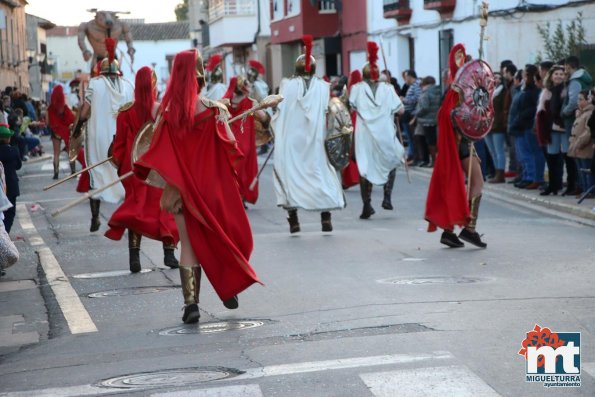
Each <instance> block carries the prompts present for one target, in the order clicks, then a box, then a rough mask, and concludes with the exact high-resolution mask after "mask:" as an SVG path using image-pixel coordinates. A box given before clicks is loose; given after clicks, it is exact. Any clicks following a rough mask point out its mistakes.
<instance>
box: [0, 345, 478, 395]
mask: <svg viewBox="0 0 595 397" xmlns="http://www.w3.org/2000/svg"><path fill="white" fill-rule="evenodd" d="M452 358H454V357H453V355H452V354H450V353H449V352H446V351H437V352H432V353H427V354H424V353H422V354H394V355H385V356H371V357H353V358H344V359H337V360H326V361H311V362H304V363H293V364H281V365H272V366H268V367H260V368H250V369H248V370H247V371H246V373H244V374H242V375H239V376H236V377H233V378H228V379H221V380H219V381H212V382H209V383H210V384H216V383H219V382H232V381H236V380H246V379H257V378H263V377H267V376H280V375H293V374H303V373H308V372H320V371H328V370H337V369H347V368H360V367H362V368H363V367H372V366H379V365H391V364H408V363H414V362H422V361H426V360H430V361H431V362H435V361H436V360H443V359H452ZM205 384H207V383H206V382H205ZM195 387H196V385H195ZM211 389H215V390H217V389H225V388H223V387H216V388H211ZM143 390H147V389H143V388H138V389H136V388H135V389H127V390H126V391H127V392H133V391H136V392H140V391H143ZM205 390H209V389H202V390H194V391H193V392H204V391H205ZM231 390H233V389H231ZM122 392H123V390H122V389H117V388H105V387H97V386H93V385H81V386H70V387H57V388H51V389H41V390H28V391H17V392H7V393H0V397H31V396H35V397H50V396H52V397H54V396H60V397H75V396H95V395H103V394H111V393H122ZM156 392H157V391H156ZM185 395H188V396H195V395H196V396H200V397H204V396H208V397H214V396H220V397H227V396H229V397H235V396H240V395H242V394H230V395H227V394H213V395H211V394H180V396H185ZM245 395H246V396H248V397H252V395H250V394H245ZM478 395H481V394H478ZM153 396H156V395H153ZM165 396H168V397H173V396H177V395H175V394H173V395H171V396H170V395H167V394H164V395H159V397H165ZM488 396H489V395H485V397H488ZM254 397H256V395H254ZM391 397H392V396H391ZM482 397H483V396H482Z"/></svg>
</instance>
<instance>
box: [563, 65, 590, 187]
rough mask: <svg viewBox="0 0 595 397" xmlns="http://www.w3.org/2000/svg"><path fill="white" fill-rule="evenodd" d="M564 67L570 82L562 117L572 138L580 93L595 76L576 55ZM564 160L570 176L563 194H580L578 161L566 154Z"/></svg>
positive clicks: (587, 87) (567, 134) (564, 95)
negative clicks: (583, 65) (581, 63)
mask: <svg viewBox="0 0 595 397" xmlns="http://www.w3.org/2000/svg"><path fill="white" fill-rule="evenodd" d="M564 69H565V71H566V75H567V77H568V83H567V84H566V91H565V92H564V93H563V98H564V102H563V105H562V119H563V120H564V130H565V131H566V139H570V133H571V132H572V125H573V124H574V120H575V118H576V109H577V108H578V105H577V104H578V94H579V92H581V91H582V90H588V89H590V88H591V87H592V86H593V78H592V77H591V75H590V74H589V73H588V72H587V71H586V70H585V69H583V68H581V67H580V61H579V59H578V57H575V56H570V57H568V58H566V60H565V61H564ZM564 160H565V162H566V172H567V174H568V177H567V180H566V190H565V191H564V193H562V195H563V196H565V195H569V194H578V193H579V192H578V190H577V188H578V186H577V182H578V171H577V168H576V162H575V161H574V159H572V158H570V157H569V156H566V157H565V158H564Z"/></svg>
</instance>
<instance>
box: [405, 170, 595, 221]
mask: <svg viewBox="0 0 595 397" xmlns="http://www.w3.org/2000/svg"><path fill="white" fill-rule="evenodd" d="M432 170H433V169H432V168H420V167H410V168H409V171H410V172H411V174H412V175H419V176H423V177H425V178H428V179H429V178H430V176H431V175H432ZM510 180H512V179H511V178H508V179H507V181H510ZM483 191H484V195H486V196H487V197H490V198H492V199H496V200H502V201H505V202H507V203H509V204H513V205H520V206H522V207H525V208H530V209H533V210H536V211H539V212H542V213H546V214H548V215H553V216H557V217H560V218H564V219H568V220H571V221H574V222H578V223H581V224H583V225H587V226H592V227H595V200H593V199H585V200H584V201H583V202H582V204H578V199H577V198H575V197H574V196H560V195H558V196H552V195H549V196H540V195H539V193H540V191H539V190H525V189H518V188H515V187H514V186H513V185H512V183H497V184H494V183H487V182H486V183H485V184H484V188H483Z"/></svg>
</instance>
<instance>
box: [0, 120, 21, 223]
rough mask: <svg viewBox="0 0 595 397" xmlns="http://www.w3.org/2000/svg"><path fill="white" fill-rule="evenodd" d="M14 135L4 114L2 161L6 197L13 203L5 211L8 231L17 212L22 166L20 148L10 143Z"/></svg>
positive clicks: (0, 123)
mask: <svg viewBox="0 0 595 397" xmlns="http://www.w3.org/2000/svg"><path fill="white" fill-rule="evenodd" d="M12 135H13V131H11V130H10V128H8V124H7V123H6V122H5V121H4V116H2V117H1V118H0V162H1V163H2V166H3V167H4V173H5V176H6V197H8V200H9V201H10V202H11V204H12V208H9V209H7V210H6V211H4V227H5V229H6V233H10V229H11V228H12V224H13V222H14V217H15V214H16V205H17V197H18V196H19V195H20V191H19V177H18V176H17V170H20V169H21V166H22V163H21V156H20V153H19V150H18V149H17V148H16V147H14V146H11V145H10V138H11V137H12Z"/></svg>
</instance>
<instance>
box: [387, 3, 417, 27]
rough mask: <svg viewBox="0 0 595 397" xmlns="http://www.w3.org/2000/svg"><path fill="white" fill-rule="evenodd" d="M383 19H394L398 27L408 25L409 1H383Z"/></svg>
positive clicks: (410, 11) (409, 14) (409, 15)
mask: <svg viewBox="0 0 595 397" xmlns="http://www.w3.org/2000/svg"><path fill="white" fill-rule="evenodd" d="M383 8H384V18H394V19H396V20H397V22H398V23H399V25H402V24H408V23H409V19H410V18H411V13H412V10H411V7H410V6H409V0H384V7H383Z"/></svg>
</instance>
